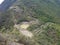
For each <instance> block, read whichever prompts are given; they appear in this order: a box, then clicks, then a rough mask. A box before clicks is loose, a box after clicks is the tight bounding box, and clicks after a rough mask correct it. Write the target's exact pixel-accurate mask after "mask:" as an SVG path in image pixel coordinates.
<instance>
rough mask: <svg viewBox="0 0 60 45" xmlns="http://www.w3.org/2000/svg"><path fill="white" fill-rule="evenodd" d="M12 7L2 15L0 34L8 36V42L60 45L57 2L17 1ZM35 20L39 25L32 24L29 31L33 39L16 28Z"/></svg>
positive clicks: (43, 0) (0, 16)
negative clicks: (22, 23) (17, 25)
mask: <svg viewBox="0 0 60 45" xmlns="http://www.w3.org/2000/svg"><path fill="white" fill-rule="evenodd" d="M12 7H13V8H11V9H8V10H7V11H6V12H4V13H0V33H2V34H3V35H4V36H6V34H8V36H7V39H8V40H10V41H15V42H18V43H23V44H24V45H60V13H59V12H60V4H58V3H57V2H56V0H49V1H48V0H17V2H16V3H14V4H13V5H12ZM35 20H38V23H36V22H34V23H33V22H32V23H33V24H30V27H29V28H28V29H27V30H29V31H30V32H32V33H33V35H34V36H33V37H32V38H29V37H26V36H24V35H23V34H21V33H20V32H19V30H18V29H16V28H14V25H15V24H20V23H21V22H30V21H35ZM35 23H36V24H35Z"/></svg>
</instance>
